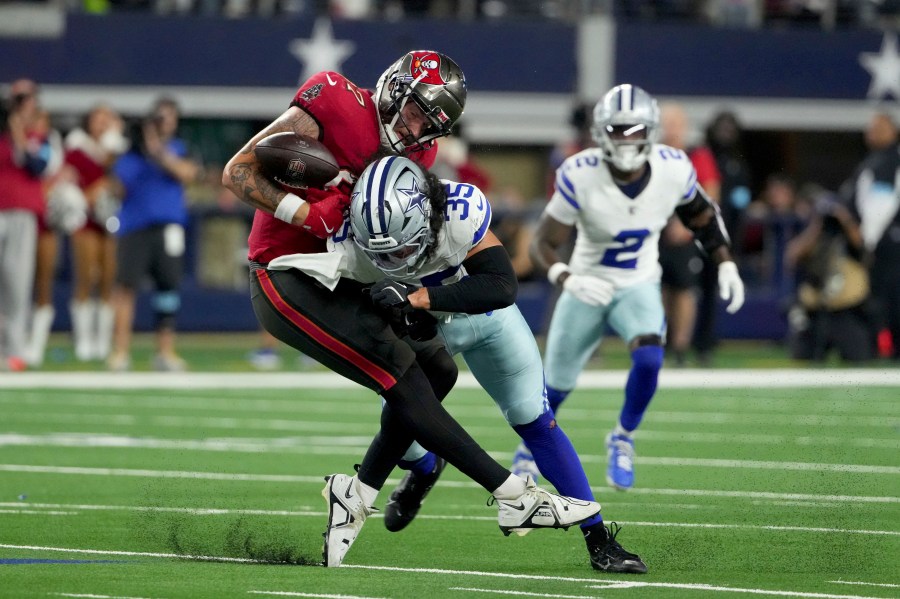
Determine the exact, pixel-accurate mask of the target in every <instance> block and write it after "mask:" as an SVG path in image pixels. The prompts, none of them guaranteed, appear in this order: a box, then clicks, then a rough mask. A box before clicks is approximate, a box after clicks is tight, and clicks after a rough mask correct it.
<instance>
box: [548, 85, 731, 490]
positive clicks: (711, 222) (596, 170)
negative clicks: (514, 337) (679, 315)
mask: <svg viewBox="0 0 900 599" xmlns="http://www.w3.org/2000/svg"><path fill="white" fill-rule="evenodd" d="M592 132H593V136H594V139H595V140H596V141H597V144H598V146H599V147H598V148H589V149H586V150H584V151H582V152H579V153H578V154H575V155H574V156H572V157H571V158H569V159H568V160H566V161H565V163H563V165H562V166H561V167H560V168H559V169H558V171H557V174H556V189H555V191H554V193H553V197H552V198H551V200H550V202H549V203H548V204H547V207H546V208H545V210H544V214H543V215H542V216H541V220H540V223H539V224H538V230H537V232H536V235H535V241H534V244H533V245H532V251H533V254H534V259H535V263H536V264H538V265H539V266H541V267H542V268H544V269H546V270H547V277H548V278H549V280H550V282H551V283H553V284H554V285H557V286H559V287H561V288H562V295H561V296H560V298H559V301H558V302H557V304H556V307H555V309H554V312H553V317H552V319H551V322H550V330H549V331H548V334H547V347H546V350H545V356H544V363H545V367H546V372H547V396H548V400H549V402H550V407H551V409H553V410H554V412H555V411H556V410H557V409H558V408H559V405H560V404H561V403H562V402H563V400H564V399H565V398H566V396H567V395H568V394H569V393H570V392H571V391H572V389H574V388H575V382H576V379H577V377H578V375H579V373H580V372H581V370H582V369H583V368H584V365H585V364H586V363H587V361H588V359H589V358H590V357H591V355H592V354H593V353H594V350H595V349H596V348H597V346H598V345H599V344H600V341H601V339H602V337H603V334H604V331H605V328H606V326H607V325H609V326H610V327H611V328H612V329H613V330H614V331H615V332H616V333H618V334H619V336H620V337H621V338H622V339H623V340H624V341H625V342H626V343H627V344H628V349H629V351H630V352H631V361H632V365H631V370H630V372H629V374H628V381H627V383H626V385H625V402H624V405H623V406H622V410H621V413H620V415H619V419H618V422H617V423H616V425H615V427H614V429H613V431H612V432H611V433H610V434H609V435H608V436H607V438H606V445H607V451H608V455H609V465H608V468H607V481H608V482H609V484H611V485H612V486H614V487H616V488H618V489H628V488H630V487H631V486H632V485H633V484H634V465H633V463H634V441H633V440H632V434H633V433H634V431H635V430H636V429H637V428H638V425H639V424H640V422H641V418H643V416H644V412H645V411H646V410H647V407H648V406H649V404H650V400H651V399H652V398H653V395H654V393H655V392H656V384H657V379H658V375H659V370H660V368H661V367H662V363H663V347H662V346H663V335H664V331H665V317H664V314H663V306H662V300H661V297H660V283H659V281H660V266H659V251H658V249H657V243H658V241H659V234H660V231H661V230H662V229H663V227H664V226H665V224H666V221H667V220H668V218H669V217H670V216H671V215H672V214H673V212H674V213H675V214H677V215H678V217H679V218H680V219H681V221H682V222H683V223H684V224H685V225H686V226H687V227H688V228H689V229H691V230H692V231H693V232H694V235H695V237H696V239H697V240H698V242H700V243H701V244H702V246H703V248H704V250H705V251H706V252H707V253H708V254H709V255H710V256H712V258H713V259H714V260H715V261H716V263H717V264H718V278H719V290H720V295H721V297H722V298H723V299H726V300H730V303H729V305H728V308H727V309H728V312H730V313H733V312H735V311H737V310H738V309H739V308H740V307H741V305H742V304H743V302H744V285H743V282H742V281H741V278H740V276H739V275H738V271H737V266H736V265H735V263H734V261H733V260H732V258H731V251H730V249H729V240H728V235H727V233H726V232H725V228H724V226H723V225H722V221H721V218H720V217H719V211H718V208H717V207H716V205H715V204H714V203H713V202H712V201H711V200H710V199H709V198H708V197H707V195H706V193H705V192H704V191H703V188H702V187H701V186H700V185H699V184H698V183H697V174H696V172H695V171H694V167H693V166H692V165H691V162H690V160H689V159H688V157H687V156H686V155H685V153H684V152H683V151H681V150H678V149H675V148H671V147H669V146H664V145H661V144H657V143H655V142H656V139H657V136H658V134H659V108H658V107H657V104H656V100H655V99H653V98H652V97H651V96H650V95H649V94H647V92H645V91H644V90H642V89H641V88H639V87H635V86H633V85H628V84H625V85H619V86H616V87H614V88H613V89H611V90H610V91H609V92H607V94H606V95H605V96H604V97H603V99H602V100H600V102H599V103H597V105H596V107H595V108H594V124H593V129H592ZM572 227H575V228H576V230H577V238H576V241H575V250H574V252H573V254H572V258H571V260H570V261H569V262H568V264H566V263H564V262H562V261H561V260H560V258H559V255H558V254H557V248H559V247H560V246H562V245H563V244H564V243H565V242H566V241H567V240H568V239H569V236H570V235H571V233H572Z"/></svg>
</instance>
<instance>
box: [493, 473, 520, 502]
mask: <svg viewBox="0 0 900 599" xmlns="http://www.w3.org/2000/svg"><path fill="white" fill-rule="evenodd" d="M524 492H525V479H524V478H522V477H521V476H516V475H515V474H510V475H509V478H507V479H506V482H504V483H503V484H502V485H500V486H499V487H497V488H496V489H494V492H493V493H491V495H493V496H494V497H496V498H497V499H515V498H516V497H519V496H521V495H522V493H524Z"/></svg>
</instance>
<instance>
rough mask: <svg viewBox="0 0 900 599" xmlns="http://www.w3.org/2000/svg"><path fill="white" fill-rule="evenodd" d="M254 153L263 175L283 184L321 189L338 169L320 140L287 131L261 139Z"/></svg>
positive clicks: (333, 176)
mask: <svg viewBox="0 0 900 599" xmlns="http://www.w3.org/2000/svg"><path fill="white" fill-rule="evenodd" d="M255 152H256V157H257V159H258V160H259V166H260V169H261V170H262V172H263V174H264V175H265V176H266V177H268V178H269V179H271V180H273V181H275V182H276V183H280V184H281V185H285V186H287V187H299V188H303V187H316V188H321V187H322V186H323V185H325V184H326V183H328V182H329V181H331V180H332V179H334V178H335V177H336V176H337V175H338V173H339V172H340V170H341V169H340V168H339V167H338V165H337V160H335V158H334V155H333V154H332V153H331V150H329V149H328V148H326V147H325V145H324V144H323V143H322V142H320V141H319V140H317V139H315V138H312V137H307V136H305V135H297V134H296V133H293V132H290V131H287V132H284V133H275V134H273V135H270V136H268V137H265V138H263V139H261V140H260V141H259V143H258V144H256V149H255Z"/></svg>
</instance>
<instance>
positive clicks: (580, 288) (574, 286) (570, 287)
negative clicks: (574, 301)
mask: <svg viewBox="0 0 900 599" xmlns="http://www.w3.org/2000/svg"><path fill="white" fill-rule="evenodd" d="M563 289H565V290H566V291H568V292H569V293H571V294H572V295H574V296H575V297H576V298H578V299H579V300H581V301H583V302H584V303H586V304H588V305H589V306H606V305H608V304H609V303H610V302H611V301H612V298H613V294H614V293H615V292H616V289H615V287H613V286H612V283H607V282H606V281H604V280H603V279H598V278H597V277H592V276H591V275H574V274H570V275H569V276H568V277H566V280H565V281H564V282H563Z"/></svg>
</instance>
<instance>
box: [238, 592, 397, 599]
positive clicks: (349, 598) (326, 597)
mask: <svg viewBox="0 0 900 599" xmlns="http://www.w3.org/2000/svg"><path fill="white" fill-rule="evenodd" d="M247 592H248V593H251V594H253V595H273V596H276V597H321V598H322V599H385V598H384V597H365V596H363V595H330V594H327V593H325V594H323V593H301V592H299V591H247Z"/></svg>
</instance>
